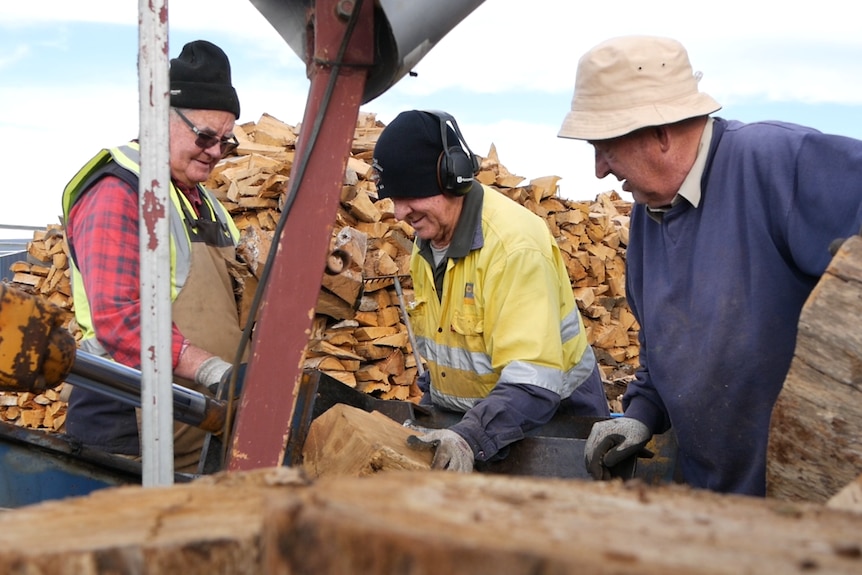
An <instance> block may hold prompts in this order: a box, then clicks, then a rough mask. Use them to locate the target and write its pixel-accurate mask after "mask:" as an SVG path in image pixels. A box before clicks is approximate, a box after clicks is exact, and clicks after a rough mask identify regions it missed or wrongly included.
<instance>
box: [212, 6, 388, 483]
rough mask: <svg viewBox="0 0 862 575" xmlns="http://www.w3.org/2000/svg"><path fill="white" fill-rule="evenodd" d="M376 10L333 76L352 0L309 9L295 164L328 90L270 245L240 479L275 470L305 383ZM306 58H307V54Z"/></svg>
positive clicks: (238, 429) (244, 410) (239, 449)
mask: <svg viewBox="0 0 862 575" xmlns="http://www.w3.org/2000/svg"><path fill="white" fill-rule="evenodd" d="M373 7H374V2H372V1H370V0H365V1H364V2H362V5H361V8H360V10H361V13H360V14H359V15H358V17H359V18H358V21H357V25H356V27H355V29H354V31H353V35H352V37H351V40H350V43H349V45H348V49H347V51H346V54H345V57H344V64H345V65H346V66H345V67H341V68H338V69H333V68H332V67H331V66H330V65H329V63H328V62H330V61H331V60H333V59H334V58H336V56H337V54H338V52H339V47H340V45H341V43H342V38H343V37H344V35H345V31H346V29H347V22H348V19H349V18H346V17H345V15H349V14H351V13H352V11H353V10H354V9H355V4H354V2H353V1H352V0H318V1H317V2H316V3H315V8H314V9H313V10H312V11H310V16H309V19H310V20H309V21H310V24H311V26H309V32H308V33H309V36H311V35H313V40H312V42H313V46H314V50H313V57H311V58H309V61H308V62H307V64H308V75H309V78H310V80H311V86H310V88H309V96H308V101H307V104H306V109H305V115H304V118H303V122H302V132H301V133H300V137H299V141H298V142H297V150H296V157H297V158H299V157H302V154H303V153H304V149H305V147H306V146H308V138H309V136H310V135H311V134H310V132H311V128H312V126H313V125H314V123H315V118H316V117H317V115H318V112H319V110H320V107H321V105H322V100H323V94H324V92H325V90H326V86H327V84H328V83H329V81H330V78H331V77H332V76H333V75H337V80H336V84H335V90H334V92H333V93H332V98H331V101H330V102H329V106H328V109H327V110H325V112H324V120H323V125H322V127H321V130H320V133H319V136H318V138H317V142H316V143H315V145H314V149H313V150H312V152H311V154H310V156H309V161H308V167H307V170H306V173H305V176H304V178H303V180H302V182H301V184H300V186H299V190H298V193H297V196H296V201H295V203H294V205H293V207H292V209H291V212H290V214H289V216H288V220H287V221H286V223H285V226H284V231H283V232H282V235H281V237H280V238H279V239H278V242H277V244H275V243H274V244H273V248H272V249H276V250H278V252H277V256H276V258H275V260H274V262H273V264H274V265H273V268H272V275H271V276H270V279H269V281H268V284H267V286H266V288H265V292H264V294H263V299H262V304H261V307H260V315H259V317H260V319H259V320H258V322H257V325H256V327H255V333H254V336H253V342H252V348H251V356H250V359H249V365H248V368H247V375H246V380H245V385H244V390H243V394H242V399H241V401H240V404H239V406H238V408H237V416H236V426H235V430H234V433H233V438H232V441H231V444H230V450H229V452H228V455H227V469H229V470H232V471H241V470H249V469H257V468H261V467H270V466H277V465H281V464H282V461H283V458H284V449H285V446H286V444H287V440H288V438H289V435H290V419H291V416H292V413H293V409H294V404H295V394H296V390H297V386H298V385H299V381H300V378H301V376H302V355H303V350H304V349H305V346H306V344H307V343H308V333H309V331H310V328H311V324H312V320H313V318H314V310H315V307H316V305H317V296H318V292H319V291H320V284H321V279H322V276H323V270H324V266H325V263H326V255H327V253H328V250H329V243H330V238H331V234H332V228H333V225H334V223H335V216H336V214H337V210H338V202H339V198H340V195H341V188H342V183H343V179H344V173H345V170H346V168H347V159H348V157H349V156H350V150H351V146H352V143H353V137H354V131H355V128H356V118H357V117H358V114H359V106H360V104H361V103H362V94H363V91H364V89H365V82H366V79H367V74H368V70H369V69H370V65H371V64H372V63H373V59H374V19H373ZM309 53H312V52H311V51H310V50H309Z"/></svg>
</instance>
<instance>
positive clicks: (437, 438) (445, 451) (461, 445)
mask: <svg viewBox="0 0 862 575" xmlns="http://www.w3.org/2000/svg"><path fill="white" fill-rule="evenodd" d="M407 427H410V426H407ZM407 445H408V446H410V447H411V448H412V449H416V450H419V451H427V450H429V449H433V450H434V459H432V460H431V469H446V470H448V471H459V472H461V473H470V472H471V471H473V450H472V449H471V448H470V445H469V444H468V443H467V440H466V439H464V438H463V437H461V436H460V435H458V434H457V433H455V432H454V431H452V430H451V429H435V430H433V431H429V432H428V433H425V434H423V435H421V436H419V435H411V436H410V437H408V438H407Z"/></svg>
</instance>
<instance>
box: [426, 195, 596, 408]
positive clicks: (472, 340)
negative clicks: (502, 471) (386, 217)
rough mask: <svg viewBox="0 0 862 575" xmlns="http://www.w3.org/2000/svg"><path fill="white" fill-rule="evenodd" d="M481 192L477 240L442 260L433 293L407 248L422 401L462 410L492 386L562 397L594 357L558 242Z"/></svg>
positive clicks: (537, 223)
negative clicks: (426, 387)
mask: <svg viewBox="0 0 862 575" xmlns="http://www.w3.org/2000/svg"><path fill="white" fill-rule="evenodd" d="M482 192H483V193H484V202H483V206H482V230H481V234H482V236H483V245H482V246H481V249H473V250H471V251H470V253H469V254H468V255H467V256H466V257H464V258H459V259H449V260H448V261H447V269H446V275H445V279H444V282H443V293H442V294H441V296H442V297H440V298H438V296H437V294H436V292H435V287H434V273H433V270H432V269H431V266H430V264H429V263H428V261H427V260H426V259H425V258H424V257H422V256H421V255H420V254H419V249H418V247H417V246H414V248H413V254H412V257H411V268H410V272H411V275H412V277H413V284H414V298H415V303H414V305H413V306H412V309H411V311H410V315H411V320H412V324H413V328H414V331H415V333H416V337H417V346H418V347H419V351H420V353H421V354H422V355H423V357H424V358H425V359H426V361H427V364H428V370H429V372H430V375H431V398H432V400H433V401H434V403H436V404H437V405H441V406H443V407H447V408H449V409H454V410H457V411H466V410H468V409H470V408H471V407H472V406H473V405H474V404H475V403H476V402H477V401H478V400H480V399H482V398H484V397H486V396H487V395H488V394H489V393H490V392H491V390H492V389H493V388H494V386H495V385H496V384H497V383H498V382H505V383H519V384H530V385H535V386H538V387H542V388H545V389H548V390H550V391H553V392H556V393H557V394H559V395H560V397H561V398H565V397H568V396H569V395H571V393H572V392H573V391H574V390H575V389H576V388H577V387H578V386H579V385H580V384H581V383H583V382H584V381H585V380H586V379H587V378H588V377H589V376H590V374H591V373H592V371H593V369H594V368H595V365H596V361H595V356H594V355H593V353H592V350H591V348H590V347H589V345H588V342H587V338H586V332H585V330H584V326H583V321H582V319H581V316H580V313H579V312H578V309H577V306H576V304H575V300H574V295H573V293H572V288H571V284H570V280H569V276H568V273H567V271H566V267H565V264H564V262H563V259H562V256H561V254H560V251H559V248H558V246H557V243H556V241H555V240H554V238H553V237H552V236H551V234H550V232H549V230H548V228H547V225H546V224H545V223H544V222H543V221H542V219H541V218H539V217H538V216H536V215H535V214H533V213H532V212H530V211H529V210H527V209H525V208H524V207H523V206H520V205H519V204H517V203H515V202H514V201H512V200H511V199H509V198H507V197H506V196H504V195H502V194H500V193H498V192H496V191H494V190H492V189H490V188H487V187H484V186H483V187H482ZM471 193H472V192H471Z"/></svg>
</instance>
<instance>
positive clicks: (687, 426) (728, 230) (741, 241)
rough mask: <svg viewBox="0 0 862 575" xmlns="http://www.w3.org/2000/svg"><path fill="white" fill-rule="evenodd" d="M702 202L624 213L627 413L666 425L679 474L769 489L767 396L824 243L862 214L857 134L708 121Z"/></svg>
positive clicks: (817, 271) (787, 357)
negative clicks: (656, 214) (630, 315)
mask: <svg viewBox="0 0 862 575" xmlns="http://www.w3.org/2000/svg"><path fill="white" fill-rule="evenodd" d="M701 194H702V197H701V201H700V205H699V206H698V207H694V206H692V205H691V204H690V203H689V202H687V201H685V200H683V201H681V202H679V203H677V205H675V206H674V207H672V208H671V209H670V211H668V212H666V213H665V214H664V216H663V218H662V219H661V221H660V222H659V221H656V220H654V219H652V218H651V217H650V216H649V215H648V214H647V213H646V209H645V207H644V206H643V205H636V206H634V208H633V210H632V217H631V226H630V240H629V241H630V243H629V246H628V250H627V264H626V265H627V273H626V283H627V286H626V287H627V296H628V300H629V304H630V306H631V308H632V311H633V312H634V314H635V317H636V318H637V320H638V322H639V324H640V326H641V330H640V359H641V369H640V370H639V371H638V374H637V379H636V381H634V382H632V383H631V384H629V387H628V390H627V392H626V395H625V397H624V399H623V406H624V409H625V413H626V416H629V417H634V418H636V419H638V420H640V421H643V422H644V423H646V424H647V426H648V427H650V429H651V430H652V431H653V432H655V433H659V432H663V431H666V430H667V429H669V428H671V427H672V428H673V429H674V430H675V432H676V435H677V439H678V442H679V448H680V449H679V458H680V459H679V460H680V464H681V470H682V472H683V477H684V479H685V481H686V482H687V483H688V484H690V485H692V486H694V487H700V488H706V489H711V490H714V491H719V492H730V493H743V494H751V495H763V494H765V491H766V479H765V477H766V446H767V436H768V431H769V421H770V416H771V412H772V407H773V405H774V403H775V400H776V398H777V396H778V393H779V391H780V390H781V386H782V385H783V383H784V379H785V376H786V375H787V371H788V369H789V367H790V361H791V359H792V358H793V352H794V347H795V343H796V332H797V323H798V320H799V315H800V311H801V309H802V306H803V304H804V303H805V300H806V298H807V297H808V295H809V293H810V292H811V290H812V288H813V287H814V286H815V284H816V283H817V281H818V280H819V278H820V276H821V275H822V274H823V272H824V270H825V269H826V266H827V265H828V263H829V261H830V260H831V254H830V253H829V250H828V247H829V244H830V243H831V242H832V240H834V239H836V238H839V237H847V236H850V235H853V234H857V233H859V231H860V225H862V141H859V140H854V139H850V138H845V137H840V136H832V135H825V134H822V133H820V132H817V131H815V130H812V129H809V128H805V127H801V126H797V125H792V124H786V123H778V122H760V123H751V124H743V123H740V122H735V121H725V120H721V119H718V118H716V120H715V123H714V128H713V136H712V141H711V145H710V149H709V155H708V158H707V163H706V166H705V169H704V174H703V178H702V181H701Z"/></svg>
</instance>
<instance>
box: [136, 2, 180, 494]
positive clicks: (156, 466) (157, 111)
mask: <svg viewBox="0 0 862 575" xmlns="http://www.w3.org/2000/svg"><path fill="white" fill-rule="evenodd" d="M138 22H139V26H138V42H139V51H138V75H139V93H140V116H141V117H140V143H141V177H140V183H139V188H138V196H139V198H138V199H139V212H138V217H139V221H140V236H139V237H140V244H141V245H140V260H141V450H142V457H143V474H142V483H143V485H144V487H151V486H159V485H171V484H172V483H173V479H174V443H173V439H174V438H173V402H172V394H171V391H172V389H171V388H172V386H171V384H172V382H173V376H172V373H171V368H172V362H171V348H170V341H171V339H170V336H171V307H170V306H171V301H170V241H169V239H168V238H169V235H168V234H169V231H168V211H169V209H170V199H169V197H168V191H169V189H170V170H169V168H168V166H169V143H168V112H169V107H170V98H169V90H170V86H169V80H168V3H167V0H139V1H138Z"/></svg>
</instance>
